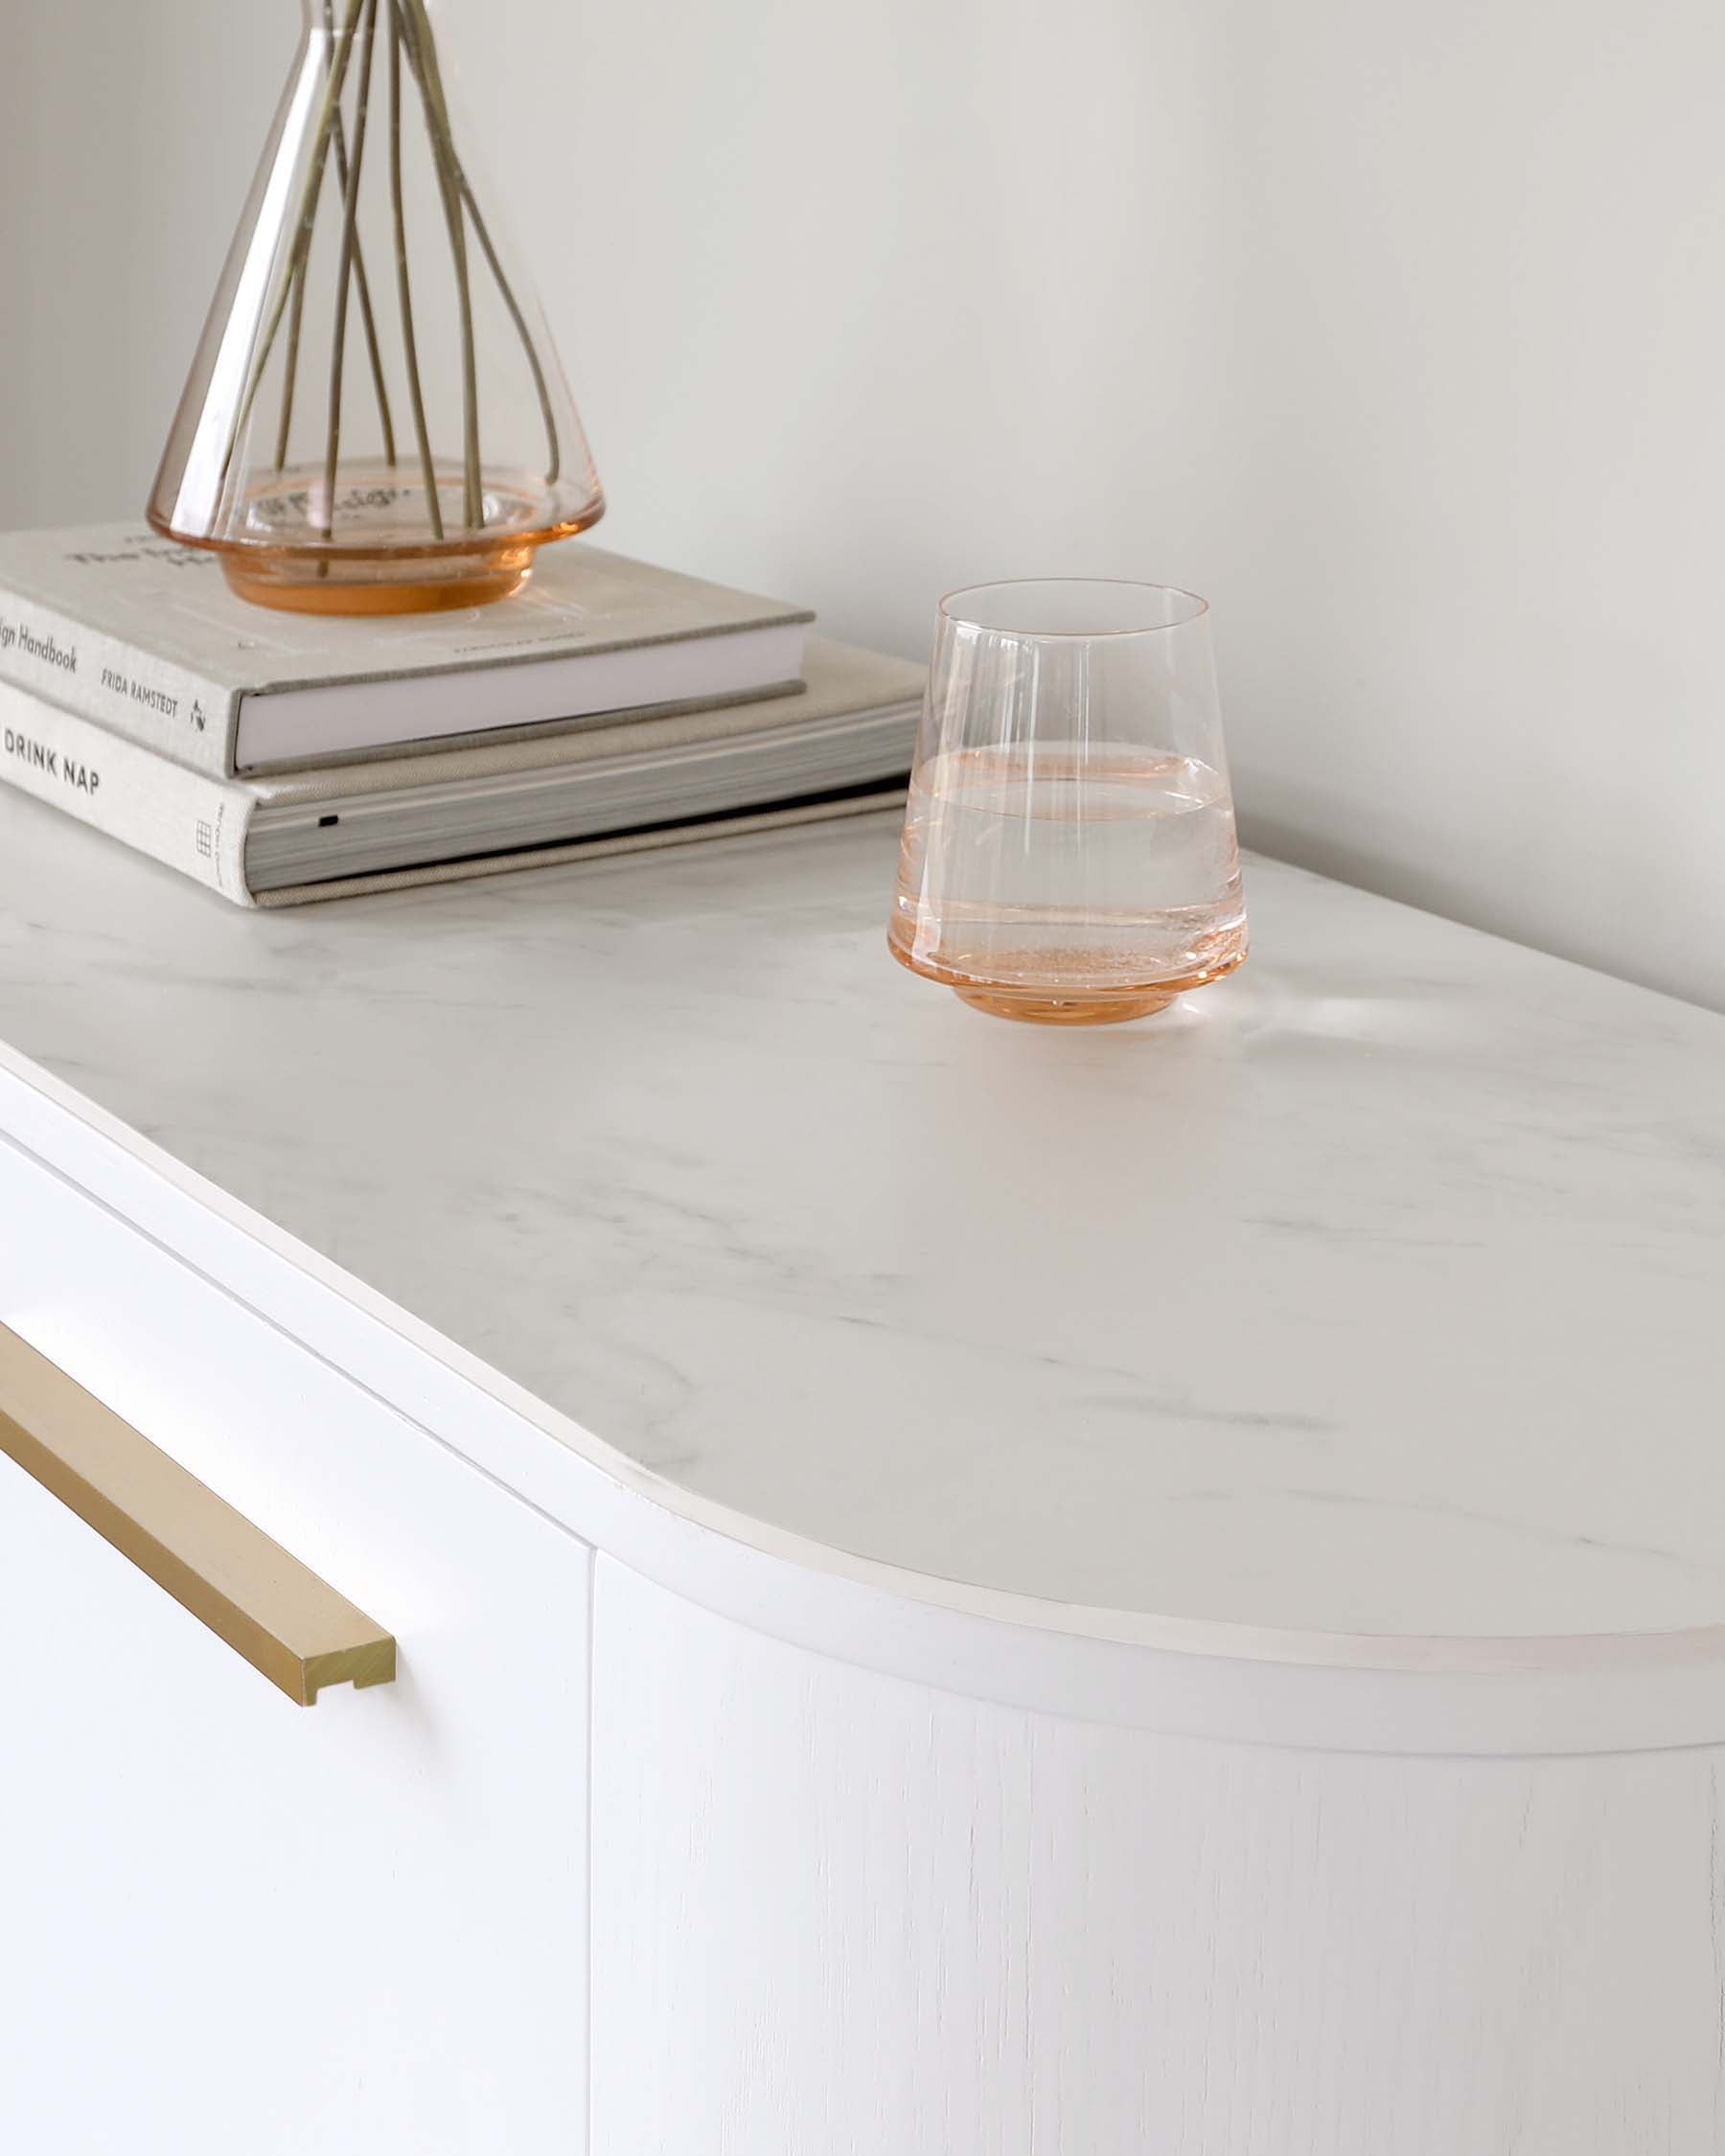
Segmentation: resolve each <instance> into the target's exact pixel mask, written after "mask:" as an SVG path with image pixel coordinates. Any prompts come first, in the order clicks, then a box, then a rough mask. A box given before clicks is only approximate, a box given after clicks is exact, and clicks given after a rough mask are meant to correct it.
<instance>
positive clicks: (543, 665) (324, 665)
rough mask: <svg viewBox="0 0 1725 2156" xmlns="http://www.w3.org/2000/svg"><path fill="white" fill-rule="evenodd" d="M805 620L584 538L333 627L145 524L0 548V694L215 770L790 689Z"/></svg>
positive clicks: (357, 753)
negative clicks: (481, 597)
mask: <svg viewBox="0 0 1725 2156" xmlns="http://www.w3.org/2000/svg"><path fill="white" fill-rule="evenodd" d="M813 618H814V617H813V615H812V614H811V613H809V612H808V611H807V610H806V609H805V608H793V607H786V606H782V605H780V604H779V603H778V602H777V601H775V600H771V599H763V598H759V597H757V596H756V595H754V594H753V593H750V592H745V591H732V590H730V589H728V588H727V587H726V586H724V585H716V584H707V583H704V582H703V581H702V580H701V579H700V578H699V577H687V576H681V575H679V574H678V573H677V572H676V571H675V570H671V569H660V568H655V567H654V566H653V565H652V564H650V563H648V562H633V561H631V560H629V559H628V558H627V557H626V556H624V555H620V554H611V553H609V552H607V551H606V550H605V549H604V548H601V547H596V546H588V545H586V544H585V543H584V542H581V541H576V540H569V541H565V542H564V543H563V544H562V545H560V546H552V547H547V548H546V549H545V550H544V551H543V552H542V553H541V554H540V558H539V566H538V567H537V568H536V570H535V573H534V577H533V581H532V582H531V583H530V584H529V585H527V587H526V588H525V590H523V591H522V592H520V593H519V594H518V595H517V597H516V598H513V599H506V600H503V601H500V602H499V603H498V604H496V605H495V606H490V607H478V608H466V609H462V610H460V611H456V612H451V613H433V614H405V615H384V616H376V617H372V618H367V619H353V618H345V619H343V618H332V617H320V616H318V615H314V614H292V613H275V612H271V611H269V610H268V609H266V608H259V607H253V606H249V605H247V604H246V603H245V602H244V601H243V600H241V599H237V598H235V597H234V595H233V593H232V592H230V591H229V590H228V588H227V585H226V581H225V579H224V578H223V576H222V573H221V569H220V566H219V563H218V562H217V560H216V557H215V556H214V555H213V554H210V553H207V552H204V551H201V550H199V549H197V548H194V547H184V546H174V545H173V544H172V543H170V542H169V541H167V540H164V539H158V538H156V537H155V535H154V534H153V533H150V532H148V531H145V530H142V529H141V528H139V527H138V526H136V525H131V524H100V525H91V526H87V527H84V528H81V529H77V530H69V531H58V532H11V533H7V534H5V535H0V680H10V681H12V682H14V683H16V684H17V686H18V687H20V688H24V689H29V690H31V691H33V692H34V693H35V694H37V695H40V696H45V697H49V698H52V699H53V700H54V701H55V702H56V703H58V704H60V705H62V706H63V707H64V708H65V709H67V710H69V711H73V712H77V713H78V714H80V715H81V717H83V718H86V719H93V720H94V721H95V722H97V723H98V724H99V725H101V726H104V727H106V728H107V729H108V731H109V732H110V733H115V734H119V735H121V736H123V737H124V738H125V739H127V741H132V742H136V743H138V744H139V745H142V746H143V747H146V748H149V749H150V750H152V751H153V752H154V753H155V754H156V755H158V756H168V757H171V758H172V759H173V761H174V762H175V763H177V764H183V765H185V766H186V767H187V768H190V769H192V770H196V771H202V772H205V773H206V774H208V775H209V776H211V777H213V778H231V777H233V776H234V775H236V774H237V773H240V772H259V771H265V770H282V769H286V768H290V767H292V766H295V765H302V764H311V765H327V764H332V763H335V762H339V761H341V760H343V759H346V758H354V759H359V758H368V759H369V758H373V757H378V756H387V755H400V754H403V753H408V752H411V751H412V750H414V749H416V748H420V747H423V746H424V745H426V744H427V743H439V744H442V743H447V742H451V741H460V740H468V741H471V740H473V739H477V738H484V739H504V738H510V737H512V736H518V735H521V734H525V733H530V732H532V731H533V730H534V729H540V728H551V727H563V728H569V727H576V726H588V725H599V724H603V723H605V722H608V721H609V720H611V719H617V718H633V717H635V716H637V715H639V714H640V713H641V712H643V711H649V710H657V711H675V710H678V709H679V708H686V707H688V706H691V705H696V704H716V703H724V702H728V701H741V700H749V699H759V698H762V697H765V696H769V695H772V694H775V693H777V694H789V693H791V692H792V691H793V690H794V689H795V688H797V687H798V686H799V685H800V681H801V676H802V656H803V638H804V631H805V627H806V625H807V624H808V623H809V622H810V621H811V620H813Z"/></svg>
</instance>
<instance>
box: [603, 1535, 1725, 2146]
mask: <svg viewBox="0 0 1725 2156" xmlns="http://www.w3.org/2000/svg"><path fill="white" fill-rule="evenodd" d="M595 1644H596V1668H595V1694H594V1761H595V1782H594V1808H593V1834H594V1904H593V1907H594V2083H593V2105H594V2108H593V2121H594V2146H595V2147H596V2148H616V2149H628V2150H629V2151H631V2156H637V2152H638V2156H730V2152H732V2151H738V2152H740V2151H744V2150H768V2149H771V2150H778V2149H787V2150H789V2149H794V2150H796V2151H797V2152H798V2156H954V2152H958V2151H962V2152H963V2156H1146V2152H1154V2156H1655V2152H1658V2156H1669V2152H1671V2151H1677V2152H1680V2156H1691V2152H1700V2151H1710V2150H1711V2151H1716V2150H1718V2149H1720V2148H1721V2147H1725V2135H1722V2132H1721V2056H1722V2049H1721V2030H1722V2023H1721V2007H1720V1947H1719V1938H1720V1892H1721V1889H1720V1878H1719V1860H1718V1857H1717V1833H1718V1818H1719V1792H1720V1775H1721V1756H1720V1755H1719V1754H1718V1753H1716V1752H1709V1751H1697V1752H1691V1753H1666V1754H1660V1755H1640V1756H1638V1755H1600V1756H1597V1757H1571V1758H1549V1757H1531V1758H1523V1759H1516V1758H1497V1759H1466V1758H1463V1759H1444V1758H1436V1757H1400V1758H1378V1757H1372V1756H1370V1755H1362V1754H1354V1755H1344V1754H1322V1753H1315V1752H1300V1751H1295V1750H1289V1749H1278V1748H1274V1747H1269V1746H1241V1745H1235V1744H1228V1743H1217V1742H1209V1741H1197V1740H1191V1739H1183V1738H1166V1737H1159V1736H1157V1735H1155V1734H1154V1733H1152V1732H1144V1731H1129V1730H1121V1729H1117V1728H1107V1727H1102V1726H1098V1725H1094V1724H1090V1723H1084V1722H1078V1721H1071V1720H1065V1719H1061V1718H1058V1717H1054V1716H1049V1715H1045V1714H1037V1713H1026V1712H1023V1711H1021V1710H1018V1709H1010V1708H1003V1707H999V1706H993V1705H986V1704H977V1703H976V1702H973V1701H969V1700H965V1699H961V1698H958V1697H955V1696H953V1695H950V1694H946V1693H943V1692H941V1691H939V1690H937V1689H935V1688H933V1687H931V1686H917V1685H913V1684H907V1683H903V1682H900V1681H897V1680H894V1679H891V1678H886V1677H881V1676H877V1675H874V1674H871V1673H868V1672H864V1671H862V1670H858V1669H854V1668H844V1667H839V1666H837V1665H835V1664H832V1663H824V1662H822V1661H820V1660H819V1659H818V1658H816V1657H814V1656H811V1655H808V1654H805V1653H802V1652H799V1651H798V1650H796V1649H794V1648H792V1647H788V1646H786V1645H784V1644H782V1643H780V1642H777V1641H774V1640H766V1639H763V1638H761V1637H760V1636H758V1635H756V1634H753V1633H751V1632H748V1631H747V1630H745V1629H743V1628H742V1627H739V1626H737V1625H734V1624H731V1623H728V1622H726V1621H725V1620H724V1619H721V1618H718V1617H713V1616H712V1615H711V1614H710V1613H706V1612H701V1611H698V1610H695V1609H693V1608H692V1607H690V1606H689V1605H688V1604H686V1603H683V1602H680V1601H679V1600H678V1599H677V1598H676V1597H674V1596H672V1595H669V1594H665V1593H664V1592H663V1591H662V1590H660V1589H658V1588H656V1587H654V1586H651V1585H649V1584H647V1583H645V1582H643V1581H642V1580H640V1579H638V1578H636V1577H634V1576H633V1575H632V1574H630V1573H629V1572H627V1571H624V1570H622V1569H621V1568H620V1567H618V1566H616V1565H615V1564H613V1563H611V1562H610V1561H609V1560H608V1559H606V1558H604V1557H601V1558H600V1559H599V1561H598V1566H597V1573H596V1598H595Z"/></svg>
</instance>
